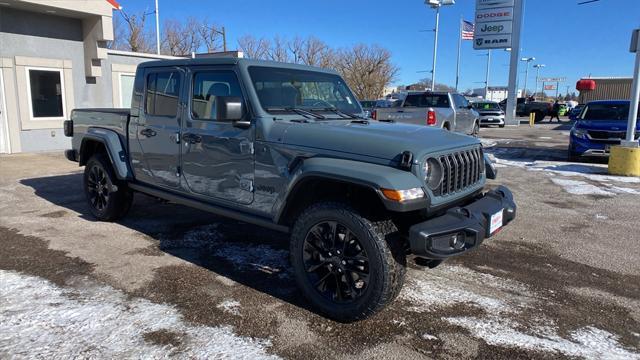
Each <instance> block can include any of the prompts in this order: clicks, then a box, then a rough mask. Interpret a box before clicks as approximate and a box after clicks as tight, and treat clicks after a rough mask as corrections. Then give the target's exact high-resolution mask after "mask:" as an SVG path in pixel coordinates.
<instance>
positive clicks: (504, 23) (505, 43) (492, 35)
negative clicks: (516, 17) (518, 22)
mask: <svg viewBox="0 0 640 360" xmlns="http://www.w3.org/2000/svg"><path fill="white" fill-rule="evenodd" d="M514 3H515V0H476V16H475V20H476V26H475V31H474V34H473V48H474V49H476V50H482V49H506V48H510V47H511V33H512V32H513V10H514V8H513V6H514Z"/></svg>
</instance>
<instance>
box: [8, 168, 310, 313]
mask: <svg viewBox="0 0 640 360" xmlns="http://www.w3.org/2000/svg"><path fill="white" fill-rule="evenodd" d="M20 182H21V183H22V184H23V185H26V186H29V187H31V188H32V189H33V190H34V193H35V195H36V196H39V197H41V198H43V199H44V200H46V201H49V202H51V203H53V204H55V205H58V206H61V207H64V208H66V209H68V210H70V211H72V212H74V213H78V214H79V215H78V216H79V217H80V218H82V219H83V220H85V221H92V222H93V221H96V220H95V219H94V218H93V217H92V216H91V214H90V212H89V208H88V205H87V204H86V201H85V197H84V193H83V191H82V174H70V175H60V176H50V177H40V178H31V179H23V180H21V181H20ZM118 224H120V225H122V226H126V227H128V228H130V229H132V230H135V231H137V232H140V233H142V234H145V235H146V236H147V239H148V240H149V241H150V244H149V247H150V248H151V250H152V251H150V253H151V254H152V253H153V252H154V251H155V252H164V253H167V254H170V255H173V256H176V257H179V258H181V259H184V260H186V261H188V262H190V263H193V264H195V265H198V266H200V267H203V268H206V269H208V270H210V271H212V272H215V273H216V274H218V275H221V276H224V277H226V278H229V279H231V280H233V281H235V282H237V283H240V284H243V285H246V286H249V287H252V288H254V289H256V290H258V291H261V292H264V293H266V294H269V295H271V296H274V297H276V298H279V299H281V300H283V301H286V302H288V303H291V304H292V305H295V306H298V307H302V308H305V309H308V310H311V311H313V309H311V308H310V307H308V306H307V304H306V302H305V301H304V300H303V298H302V296H301V294H299V292H298V291H297V290H296V287H295V281H294V279H293V275H292V274H291V270H290V264H289V260H288V256H289V251H288V244H289V239H288V235H286V234H282V233H279V232H275V231H271V230H268V229H264V228H260V227H257V226H254V225H250V224H245V223H240V222H237V221H235V220H230V219H226V218H221V217H218V216H216V215H213V214H210V213H206V212H203V211H199V210H196V209H192V208H188V207H185V206H181V205H176V204H171V203H165V202H161V201H159V200H157V199H154V198H151V197H148V196H145V195H142V194H136V195H135V199H134V204H133V207H132V208H131V211H130V212H129V214H128V215H127V216H126V217H125V218H123V219H122V220H120V221H118ZM104 235H108V234H104ZM78 236H82V234H78ZM107 239H108V237H107ZM88 241H92V240H91V239H88ZM93 241H105V240H103V239H101V240H93ZM107 241H108V240H107ZM147 250H149V249H147ZM143 253H144V252H143ZM160 254H161V253H160ZM151 256H153V255H151ZM211 305H212V306H213V307H215V305H216V304H211Z"/></svg>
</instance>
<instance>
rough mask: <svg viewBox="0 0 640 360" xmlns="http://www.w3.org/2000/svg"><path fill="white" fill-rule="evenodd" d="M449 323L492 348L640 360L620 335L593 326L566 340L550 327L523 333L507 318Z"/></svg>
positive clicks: (458, 320)
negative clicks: (623, 343) (626, 345)
mask: <svg viewBox="0 0 640 360" xmlns="http://www.w3.org/2000/svg"><path fill="white" fill-rule="evenodd" d="M445 320H447V321H448V322H449V323H451V324H454V325H458V326H461V327H463V328H465V329H467V330H468V331H470V332H471V333H473V334H474V335H475V336H477V337H479V338H481V339H483V340H484V341H486V342H487V343H488V344H490V345H496V346H504V347H515V348H519V349H525V350H532V351H548V352H555V353H562V354H564V355H566V356H576V357H583V358H586V359H640V354H638V353H633V352H631V351H629V350H627V349H625V348H624V347H622V345H620V343H619V342H618V337H617V336H615V335H613V334H611V333H609V332H607V331H604V330H601V329H597V328H594V327H591V326H587V327H583V328H580V329H577V330H575V331H573V332H572V333H571V334H570V335H569V337H570V339H564V338H562V337H560V336H559V335H558V334H557V332H556V331H555V330H553V328H551V327H548V326H544V327H538V328H536V327H528V328H530V329H531V330H532V333H529V334H528V333H524V332H522V331H520V330H519V329H521V328H522V326H520V325H519V324H517V323H514V322H513V321H511V320H507V319H495V318H494V319H479V318H474V317H460V318H455V317H454V318H446V319H445Z"/></svg>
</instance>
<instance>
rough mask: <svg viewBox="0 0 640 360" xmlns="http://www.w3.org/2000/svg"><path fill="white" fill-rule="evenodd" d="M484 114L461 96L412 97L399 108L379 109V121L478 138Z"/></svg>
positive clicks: (430, 94) (425, 94)
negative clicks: (420, 126)
mask: <svg viewBox="0 0 640 360" xmlns="http://www.w3.org/2000/svg"><path fill="white" fill-rule="evenodd" d="M479 117H480V114H478V113H477V112H476V111H475V110H474V109H473V106H471V104H470V103H469V101H467V99H465V98H464V96H462V95H460V94H454V93H447V92H430V91H427V92H413V93H409V94H408V95H407V97H406V98H405V99H404V101H402V103H401V104H400V106H399V107H397V108H396V107H392V108H390V109H376V111H374V113H373V118H374V119H376V120H379V121H391V122H398V123H407V124H416V125H427V126H432V127H437V128H442V129H445V130H451V131H456V132H460V133H463V134H468V135H474V136H477V135H478V133H479V131H480V122H479Z"/></svg>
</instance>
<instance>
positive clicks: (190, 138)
mask: <svg viewBox="0 0 640 360" xmlns="http://www.w3.org/2000/svg"><path fill="white" fill-rule="evenodd" d="M182 140H184V141H185V142H187V143H189V144H197V143H199V142H202V136H200V135H196V134H191V133H186V134H182Z"/></svg>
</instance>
